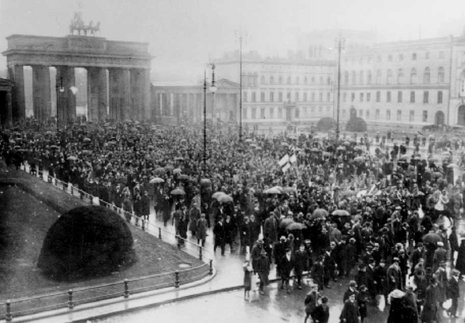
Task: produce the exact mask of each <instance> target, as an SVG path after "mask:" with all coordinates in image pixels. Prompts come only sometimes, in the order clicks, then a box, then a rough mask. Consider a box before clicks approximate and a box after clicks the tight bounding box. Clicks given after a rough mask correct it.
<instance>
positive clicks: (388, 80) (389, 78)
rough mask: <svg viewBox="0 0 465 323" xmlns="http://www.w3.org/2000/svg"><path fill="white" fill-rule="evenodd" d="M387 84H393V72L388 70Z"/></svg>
mask: <svg viewBox="0 0 465 323" xmlns="http://www.w3.org/2000/svg"><path fill="white" fill-rule="evenodd" d="M386 83H387V84H391V83H392V70H391V69H388V70H387V72H386Z"/></svg>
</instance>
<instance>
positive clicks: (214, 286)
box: [2, 173, 276, 323]
mask: <svg viewBox="0 0 465 323" xmlns="http://www.w3.org/2000/svg"><path fill="white" fill-rule="evenodd" d="M47 176H48V174H46V173H44V174H43V178H42V179H44V180H46V179H47ZM66 191H68V193H72V191H71V189H70V187H67V188H66ZM76 194H77V192H74V194H73V195H76ZM94 204H98V199H96V200H95V201H94ZM159 228H163V231H162V239H163V240H164V241H167V242H168V243H176V238H175V229H174V227H173V226H172V225H171V224H170V223H169V224H167V226H166V227H165V226H164V224H163V222H162V221H160V220H158V219H157V216H156V214H155V212H154V210H153V207H152V208H151V214H150V216H149V220H148V225H147V226H146V231H147V232H149V233H151V234H153V235H155V236H157V237H158V235H159V233H160V231H159ZM187 240H188V242H192V243H186V244H185V245H184V247H182V249H184V250H186V251H187V252H188V253H189V254H198V250H197V249H196V248H198V246H197V245H196V242H197V240H196V238H195V237H193V236H191V234H190V233H188V238H187ZM203 250H204V251H203V252H204V254H203V255H204V259H205V260H207V261H208V259H212V260H213V264H214V272H213V275H211V276H208V277H206V278H204V279H202V280H200V281H197V282H193V283H190V284H186V285H181V286H180V287H179V288H175V287H171V288H165V289H161V290H155V291H151V292H145V293H140V294H135V295H130V296H129V298H123V297H119V298H114V299H109V300H103V301H99V302H95V303H89V304H83V305H79V306H77V307H75V308H74V309H68V308H63V309H59V310H55V311H50V312H42V313H38V314H34V315H30V316H24V317H17V318H15V317H13V322H47V323H53V322H70V321H86V320H88V319H90V318H96V317H102V316H107V315H111V314H115V313H122V312H127V311H133V310H139V309H142V308H145V307H150V306H154V305H160V304H165V303H169V302H173V301H177V300H184V299H189V298H192V297H196V296H201V295H207V294H210V293H216V292H220V291H228V290H233V289H237V288H241V287H242V285H243V270H242V264H243V261H244V255H241V254H239V252H238V251H236V252H233V253H231V251H230V250H229V248H226V252H225V255H224V256H222V255H221V251H220V250H217V252H216V254H215V253H214V252H213V232H212V229H211V228H210V229H208V236H207V239H206V242H205V247H204V248H203ZM236 250H239V248H236ZM275 277H276V274H275V270H272V272H271V273H270V278H271V279H274V278H275ZM2 322H3V321H2Z"/></svg>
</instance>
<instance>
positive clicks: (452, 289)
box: [447, 269, 460, 317]
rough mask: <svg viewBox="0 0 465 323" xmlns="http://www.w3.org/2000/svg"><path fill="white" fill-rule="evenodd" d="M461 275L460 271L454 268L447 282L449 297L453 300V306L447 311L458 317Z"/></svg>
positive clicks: (450, 314)
mask: <svg viewBox="0 0 465 323" xmlns="http://www.w3.org/2000/svg"><path fill="white" fill-rule="evenodd" d="M459 277H460V272H459V271H458V270H456V269H453V270H452V277H451V278H450V279H449V281H448V283H447V298H450V299H451V300H452V306H451V307H450V308H449V310H448V311H447V314H449V316H451V317H458V316H457V306H458V299H459V297H460V290H459Z"/></svg>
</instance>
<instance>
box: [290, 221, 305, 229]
mask: <svg viewBox="0 0 465 323" xmlns="http://www.w3.org/2000/svg"><path fill="white" fill-rule="evenodd" d="M306 228H307V226H306V225H305V224H303V223H299V222H292V223H290V224H289V225H288V226H287V227H286V230H288V231H294V230H303V229H306Z"/></svg>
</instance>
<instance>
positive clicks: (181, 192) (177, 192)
mask: <svg viewBox="0 0 465 323" xmlns="http://www.w3.org/2000/svg"><path fill="white" fill-rule="evenodd" d="M170 194H171V195H175V196H181V195H186V192H184V190H183V189H181V188H179V187H178V188H175V189H174V190H172V191H171V193H170Z"/></svg>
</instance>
